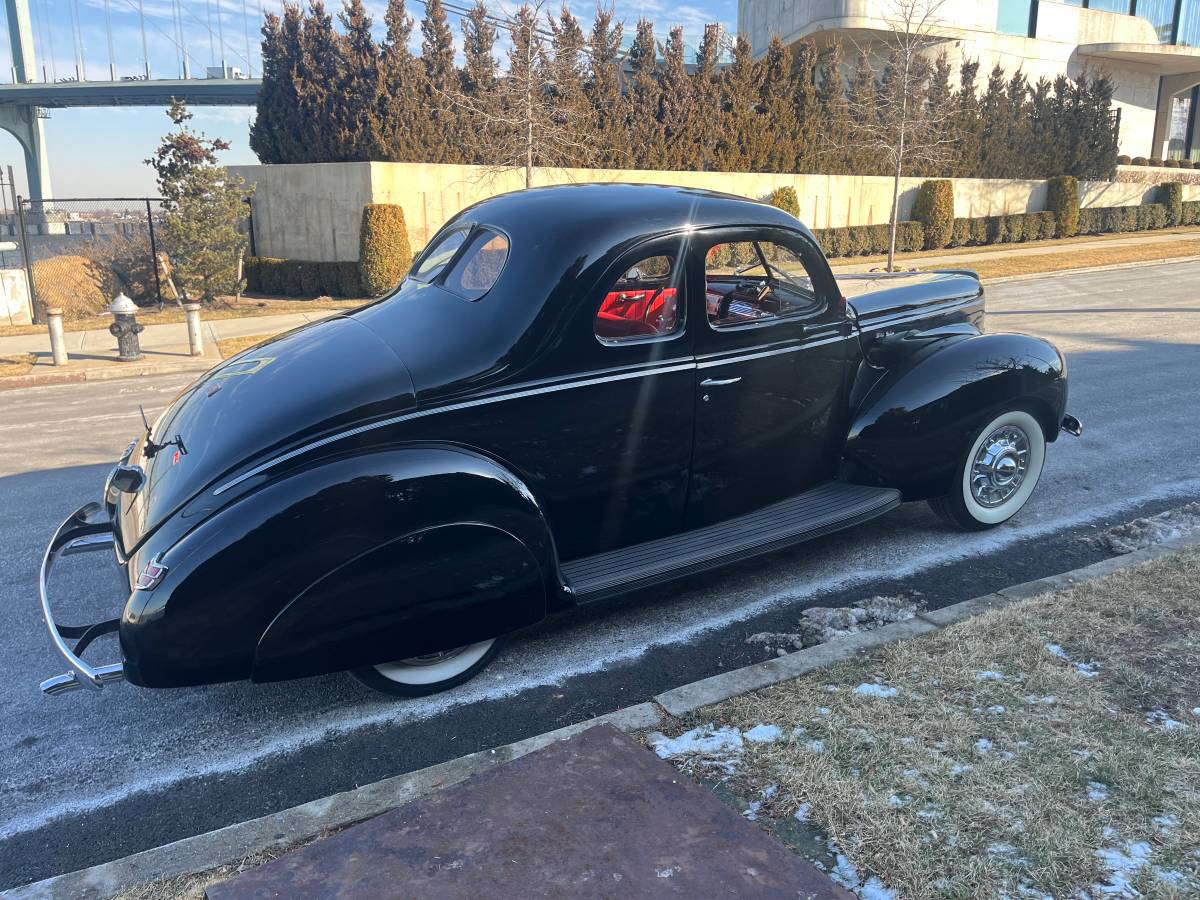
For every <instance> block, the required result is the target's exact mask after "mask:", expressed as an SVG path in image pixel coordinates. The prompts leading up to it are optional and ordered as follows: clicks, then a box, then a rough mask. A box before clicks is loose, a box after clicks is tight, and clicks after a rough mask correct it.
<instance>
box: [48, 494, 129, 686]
mask: <svg viewBox="0 0 1200 900" xmlns="http://www.w3.org/2000/svg"><path fill="white" fill-rule="evenodd" d="M98 512H100V504H99V503H89V504H87V505H86V506H81V507H80V508H79V509H77V510H75V512H73V513H72V514H71V515H70V517H69V518H68V519H67V520H66V521H65V522H63V523H62V524H61V525H60V526H58V530H57V531H56V532H54V537H53V538H52V539H51V541H50V545H49V546H48V547H47V548H46V554H45V556H43V557H42V571H41V577H40V578H39V580H38V592H39V593H40V594H41V599H42V617H43V618H44V619H45V620H46V627H47V628H49V629H50V639H51V640H52V641H53V642H54V648H55V649H56V650H57V651H58V652H59V655H60V656H62V658H63V659H64V660H66V662H67V665H68V666H69V667H70V668H69V670H68V671H67V672H64V673H63V674H62V675H56V676H54V677H53V678H47V679H46V680H45V681H43V682H42V685H41V686H42V692H43V693H45V694H61V693H63V692H64V691H72V690H75V689H76V688H79V687H89V688H92V689H93V690H100V689H101V688H102V687H104V685H105V684H107V683H108V682H110V681H121V680H122V679H124V677H125V667H124V665H123V664H122V663H112V664H110V665H104V666H90V665H88V664H87V663H86V662H84V661H83V660H82V659H81V658H80V654H82V653H83V651H84V650H86V649H87V646H88V645H89V644H90V643H91V642H92V641H94V640H95V639H96V638H98V637H100V636H101V635H104V634H111V633H113V632H114V631H116V630H117V625H118V624H119V622H120V619H108V620H107V621H104V622H97V623H96V624H95V625H60V624H58V623H57V622H55V621H54V614H53V613H52V612H51V610H50V588H49V584H50V573H51V571H52V570H53V569H54V564H55V562H57V561H58V558H59V557H60V556H70V555H72V554H74V553H89V552H93V551H97V550H111V549H112V546H113V541H112V530H113V529H112V525H111V523H109V522H92V521H90V520H91V517H92V516H93V515H95V514H96V513H98ZM69 640H74V641H75V645H74V646H73V647H72V646H69V645H68V644H67V641H69Z"/></svg>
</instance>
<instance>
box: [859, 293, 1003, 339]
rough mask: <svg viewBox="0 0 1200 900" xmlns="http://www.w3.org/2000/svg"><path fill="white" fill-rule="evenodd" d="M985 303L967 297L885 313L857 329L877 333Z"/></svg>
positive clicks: (863, 323) (980, 299) (979, 298)
mask: <svg viewBox="0 0 1200 900" xmlns="http://www.w3.org/2000/svg"><path fill="white" fill-rule="evenodd" d="M984 305H985V301H984V299H983V297H982V296H979V297H967V298H966V299H962V300H951V301H949V302H946V303H931V304H929V305H927V306H922V307H917V308H916V309H913V310H905V311H903V312H898V313H895V312H893V313H887V314H884V315H881V316H879V317H878V318H875V319H867V320H866V321H865V322H860V325H859V327H860V328H861V329H862V330H863V331H878V330H879V329H880V328H892V327H895V326H896V325H903V324H904V323H905V322H915V321H918V320H920V319H923V318H926V317H927V316H931V315H940V314H944V313H948V312H955V311H956V310H958V309H960V308H961V309H963V310H967V309H972V308H974V307H976V306H980V307H982V306H984Z"/></svg>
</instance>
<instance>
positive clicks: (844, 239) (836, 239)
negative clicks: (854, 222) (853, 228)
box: [826, 228, 850, 256]
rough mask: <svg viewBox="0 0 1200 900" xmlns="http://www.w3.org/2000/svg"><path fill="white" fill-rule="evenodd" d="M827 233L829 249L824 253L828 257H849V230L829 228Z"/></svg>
mask: <svg viewBox="0 0 1200 900" xmlns="http://www.w3.org/2000/svg"><path fill="white" fill-rule="evenodd" d="M828 233H829V249H828V251H826V252H827V253H828V254H829V255H830V256H849V255H850V229H849V228H830V229H829V230H828Z"/></svg>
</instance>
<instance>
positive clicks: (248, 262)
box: [242, 256, 261, 293]
mask: <svg viewBox="0 0 1200 900" xmlns="http://www.w3.org/2000/svg"><path fill="white" fill-rule="evenodd" d="M242 277H243V278H244V279H246V290H247V291H248V292H253V293H257V292H258V291H259V290H261V288H259V286H258V257H256V256H247V257H246V258H245V259H244V260H242Z"/></svg>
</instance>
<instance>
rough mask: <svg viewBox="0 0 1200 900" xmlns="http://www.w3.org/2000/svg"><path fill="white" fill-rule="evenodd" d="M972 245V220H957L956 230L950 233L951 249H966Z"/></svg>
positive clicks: (955, 222)
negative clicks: (968, 245)
mask: <svg viewBox="0 0 1200 900" xmlns="http://www.w3.org/2000/svg"><path fill="white" fill-rule="evenodd" d="M969 243H971V220H970V219H955V220H954V229H953V230H952V231H951V233H950V244H949V246H951V247H965V246H967V244H969Z"/></svg>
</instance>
